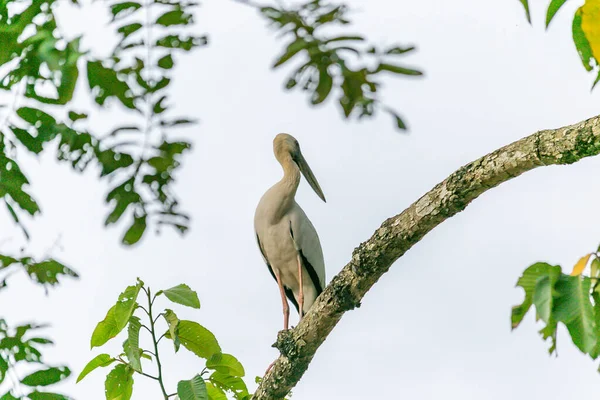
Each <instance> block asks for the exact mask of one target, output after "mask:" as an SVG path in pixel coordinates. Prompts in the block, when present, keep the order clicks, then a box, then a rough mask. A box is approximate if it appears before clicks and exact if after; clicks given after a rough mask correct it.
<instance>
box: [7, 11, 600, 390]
mask: <svg viewBox="0 0 600 400" xmlns="http://www.w3.org/2000/svg"><path fill="white" fill-rule="evenodd" d="M98 3H100V2H98ZM98 3H97V5H96V6H95V7H91V8H90V7H87V8H84V9H83V10H82V11H72V10H65V11H64V15H66V16H68V17H69V18H70V21H69V26H70V29H72V30H73V31H77V30H78V29H84V30H85V31H86V32H88V33H89V34H90V35H91V36H89V38H88V39H87V40H86V41H85V42H84V45H86V46H89V47H93V48H98V49H101V48H102V46H105V47H106V45H107V41H106V39H105V38H106V36H105V35H106V30H105V29H106V27H105V22H106V20H107V16H106V15H104V14H103V12H104V8H103V7H101V6H100V4H98ZM532 3H533V4H532V8H533V9H532V15H533V18H534V27H530V26H529V25H528V24H527V23H526V20H525V17H524V13H523V9H522V7H521V5H520V4H519V2H518V1H516V0H494V1H489V0H488V1H481V0H455V1H447V0H430V1H408V0H400V1H395V2H389V1H385V0H370V1H369V2H368V4H367V3H366V2H360V1H358V0H351V1H349V4H350V5H352V6H354V7H355V8H356V9H357V11H358V12H356V13H355V14H354V15H353V19H354V21H355V25H354V26H353V27H352V30H353V31H355V32H362V33H365V34H366V35H367V36H368V37H369V38H370V39H371V40H373V41H375V42H378V43H383V44H392V43H395V42H399V43H401V44H411V43H414V44H416V45H417V46H418V52H417V53H416V54H415V55H413V56H411V57H409V58H407V63H408V62H409V63H410V65H414V66H418V67H421V68H423V69H424V71H425V72H426V77H425V78H424V79H420V80H418V79H417V80H409V79H387V80H386V87H385V89H384V96H385V100H386V101H387V102H388V103H389V104H391V105H393V106H394V107H395V108H397V109H398V110H399V111H401V113H402V114H403V115H404V116H405V117H406V120H407V121H408V123H409V124H410V127H411V131H410V134H409V135H405V134H401V133H398V132H396V131H395V130H394V129H393V126H392V122H391V120H390V119H389V117H387V116H386V115H381V116H380V117H379V118H377V119H376V120H372V121H366V122H362V123H347V122H344V121H343V120H342V119H341V118H340V116H339V112H338V109H337V107H336V106H335V105H334V104H332V103H328V104H327V105H326V106H325V107H321V108H319V109H312V108H310V107H309V106H308V105H307V99H306V97H305V95H304V94H302V93H285V92H283V90H282V85H283V79H284V77H285V76H286V72H285V71H277V72H273V71H271V70H270V68H269V66H270V64H271V63H272V60H273V59H274V57H275V56H276V55H277V54H278V52H279V51H280V49H281V48H282V47H283V45H284V43H282V42H277V41H276V40H275V38H274V35H273V33H272V32H271V31H270V30H269V29H268V28H267V27H266V26H265V21H264V20H263V19H261V18H259V17H258V16H257V15H256V13H255V12H254V11H253V10H252V9H250V8H248V7H245V6H242V5H240V4H237V3H234V2H233V1H225V0H220V1H217V0H206V1H205V2H204V6H203V7H202V8H200V9H199V10H198V14H197V21H198V24H197V29H198V32H208V33H209V34H210V35H211V45H210V46H209V47H208V48H205V49H200V50H197V51H195V52H193V53H191V54H189V55H185V56H183V57H178V58H177V59H178V61H179V67H178V68H177V70H176V76H175V80H174V83H173V86H172V92H171V93H172V100H173V101H174V103H175V106H176V110H177V114H178V115H189V116H193V117H197V118H200V119H201V123H200V124H199V125H197V126H194V127H193V128H190V129H186V130H181V131H180V132H181V134H183V135H185V136H186V137H188V138H190V139H191V140H192V141H193V143H194V146H195V147H194V151H193V153H191V154H189V155H188V156H187V157H186V158H185V161H184V163H183V168H182V169H181V171H180V173H179V175H178V184H177V186H176V189H177V191H178V193H179V195H180V198H181V201H182V204H183V207H184V209H185V210H187V211H189V212H190V213H191V215H192V216H193V221H192V224H191V230H190V232H189V233H188V234H187V235H186V236H185V237H184V238H181V237H179V236H178V235H177V234H175V233H173V232H171V231H169V230H165V231H164V232H163V234H162V235H161V236H158V237H157V236H156V235H154V234H153V233H152V232H149V233H150V234H148V235H146V236H145V238H144V239H143V241H142V243H141V244H140V245H139V246H136V247H135V248H124V247H122V246H121V245H120V244H119V239H120V236H121V235H122V233H123V228H122V227H118V228H111V229H105V228H103V221H104V218H105V215H106V212H107V210H106V208H105V207H104V205H103V201H104V197H105V194H106V192H107V187H106V186H105V184H103V183H99V182H98V181H97V180H96V178H95V176H96V173H97V171H94V170H89V171H88V172H87V173H86V174H85V175H83V176H81V175H77V174H75V173H73V172H71V171H70V169H69V168H68V167H67V166H66V165H57V164H56V163H55V162H53V160H52V155H50V154H49V155H46V156H45V157H43V158H42V159H41V160H40V161H38V160H35V159H32V158H27V157H22V158H21V162H22V163H23V165H24V167H26V171H27V172H28V173H29V175H30V178H31V182H32V185H33V189H32V191H33V193H34V194H35V196H36V198H37V199H38V200H39V201H40V203H41V205H42V211H43V215H42V217H40V218H38V219H36V220H35V221H34V222H32V223H30V227H31V229H30V230H31V234H32V236H33V241H32V242H31V244H30V249H31V251H33V252H34V253H35V254H38V255H42V254H43V252H44V251H45V250H46V249H47V248H48V247H50V246H51V245H52V243H53V242H54V240H55V239H56V238H57V237H58V236H60V238H61V239H60V243H61V245H62V248H63V249H62V250H57V251H55V252H54V255H55V256H56V257H57V258H59V259H61V260H62V261H64V262H66V263H68V264H69V265H71V266H73V267H74V268H75V269H76V270H77V271H78V272H79V273H80V274H81V279H80V280H79V281H73V280H67V281H65V282H64V284H63V285H61V286H60V287H58V288H57V289H55V290H51V292H50V294H49V295H48V296H46V295H45V294H44V291H43V289H41V288H40V287H38V286H36V285H33V284H31V283H30V282H29V281H27V280H26V279H25V278H24V277H23V276H19V277H16V278H13V279H12V280H11V281H10V283H9V285H10V286H9V289H8V290H4V291H2V292H0V304H2V314H3V315H4V316H5V317H6V318H7V319H8V321H9V323H10V324H12V325H16V324H18V323H22V322H27V321H31V320H34V321H39V322H44V321H48V322H51V323H52V327H51V328H50V329H48V330H47V335H49V336H50V337H52V338H53V339H55V340H56V342H57V344H56V346H55V347H53V348H50V349H48V350H47V351H46V352H45V353H44V354H45V355H46V359H47V360H48V361H49V362H51V363H59V362H66V363H67V364H68V365H69V366H70V367H71V368H72V369H73V376H72V377H71V378H70V379H69V380H68V381H67V383H66V384H63V385H61V386H60V387H59V389H60V390H62V391H63V392H64V393H66V394H69V395H71V396H73V397H75V398H76V399H79V400H101V399H103V398H104V394H103V391H104V377H105V374H106V373H107V372H108V370H98V371H95V372H94V373H93V374H91V375H90V376H89V377H88V378H86V379H85V380H84V381H83V382H81V383H79V384H77V385H75V377H76V376H77V374H78V373H79V371H80V370H81V368H83V366H84V365H85V364H86V363H87V361H89V360H90V359H91V358H92V357H94V356H95V355H96V354H99V353H100V352H104V351H105V349H100V350H97V349H95V350H93V351H90V350H89V339H90V335H91V333H92V331H93V329H94V327H95V325H96V323H97V322H98V321H100V320H101V319H103V318H104V315H105V313H106V311H107V310H108V308H110V306H111V305H112V304H114V302H115V301H116V298H117V296H118V294H119V293H120V292H121V291H122V290H123V289H124V288H125V287H126V286H127V285H130V284H132V283H133V282H134V281H135V278H136V277H137V276H139V277H141V278H142V279H143V280H144V281H145V282H146V283H147V284H149V285H150V286H151V287H152V288H153V289H164V288H168V287H171V286H174V285H176V284H178V283H181V282H186V283H188V284H189V285H190V286H192V288H194V289H196V290H197V291H198V293H199V296H200V300H201V302H202V309H200V310H192V309H185V308H184V307H173V308H174V309H175V310H176V312H177V313H178V314H179V316H180V317H181V318H187V319H193V320H196V321H198V322H200V323H201V324H203V325H204V326H206V327H207V328H209V329H211V330H212V331H213V332H214V333H215V334H216V336H217V338H218V340H219V342H220V345H221V347H222V349H223V351H224V352H228V353H231V354H233V355H235V356H236V357H237V358H238V359H239V360H240V361H241V362H242V363H243V364H244V366H245V367H246V372H247V382H248V383H249V386H250V387H251V388H254V387H255V385H254V383H253V382H254V377H255V376H256V375H262V374H263V373H264V371H265V369H266V367H267V366H268V365H269V363H270V362H271V361H273V360H274V359H275V357H276V356H277V351H276V350H275V349H273V348H271V347H270V346H271V344H272V343H273V342H274V340H275V338H276V334H277V331H278V330H279V329H281V327H282V314H281V303H280V298H279V293H278V289H277V286H276V283H275V281H274V280H273V279H272V277H271V275H270V274H269V272H268V271H267V268H266V267H265V265H264V263H263V260H262V258H261V256H260V253H259V251H258V249H257V246H256V243H255V239H254V233H253V225H252V220H253V214H254V209H255V207H256V205H257V203H258V200H259V199H260V196H261V195H262V193H263V192H264V191H265V190H266V189H268V188H269V187H270V186H271V185H272V184H274V183H275V182H276V181H277V180H278V179H279V178H280V176H281V170H280V167H279V165H278V164H277V162H276V160H275V158H274V157H273V155H272V144H271V142H272V139H273V137H274V136H275V135H276V134H277V133H279V132H288V133H291V134H292V135H294V136H295V137H296V138H297V139H298V140H299V142H300V144H301V146H302V149H303V152H304V155H305V156H306V158H307V160H308V162H309V163H310V165H311V167H312V169H313V171H314V173H315V175H316V176H317V178H318V180H319V182H320V184H321V187H322V188H323V191H324V193H325V195H326V196H327V200H328V202H327V203H326V204H325V203H322V202H321V201H320V200H319V199H318V197H317V196H316V195H315V194H314V193H313V192H312V191H311V190H310V188H309V186H308V185H307V184H306V182H305V181H304V180H303V181H302V182H301V186H300V189H299V191H298V195H297V201H298V202H299V204H300V205H301V206H302V207H303V208H304V210H305V211H306V213H307V214H308V216H309V217H310V218H311V220H312V221H313V223H314V225H315V227H316V228H317V231H318V232H319V236H320V238H321V242H322V246H323V249H324V255H325V264H326V269H327V281H328V282H329V281H330V279H331V277H332V276H334V275H335V274H336V273H337V272H338V271H339V270H340V269H341V268H342V267H343V266H344V265H345V264H346V262H347V261H348V260H349V259H350V257H351V253H352V250H353V249H354V248H355V247H356V246H357V245H358V244H359V243H361V242H362V241H365V240H366V239H368V238H369V237H370V236H371V234H372V233H373V231H374V230H375V229H376V228H377V227H379V225H380V224H381V222H383V221H384V220H385V219H386V218H388V217H390V216H393V215H395V214H397V213H399V212H401V211H402V210H403V209H404V208H406V207H407V206H408V205H409V204H411V203H412V202H413V201H414V200H416V199H418V198H419V197H420V196H421V195H422V194H423V193H425V192H426V191H427V190H429V189H430V188H431V187H432V186H434V185H435V184H436V183H438V182H439V181H441V180H442V179H444V178H445V177H446V176H447V175H448V174H450V173H452V172H453V171H454V170H455V169H457V168H459V167H460V166H462V165H464V164H466V163H468V162H470V161H472V160H474V159H476V158H478V157H480V156H482V155H484V154H486V153H488V152H490V151H492V150H494V149H496V148H498V147H500V146H503V145H505V144H508V143H510V142H512V141H514V140H517V139H519V138H521V137H523V136H526V135H529V134H532V133H534V132H535V131H537V130H540V129H546V128H557V127H560V126H563V125H567V124H572V123H575V122H579V121H581V120H583V119H585V118H588V117H591V116H594V115H597V114H598V113H599V111H598V110H600V89H597V90H596V91H595V92H593V93H590V87H591V83H592V81H593V79H594V76H592V75H591V74H587V73H586V72H585V70H584V69H583V67H582V66H581V64H580V61H579V59H578V56H577V54H576V50H575V48H574V45H573V42H572V39H571V34H570V29H571V20H572V15H573V12H574V10H575V8H576V6H577V5H579V4H580V3H582V1H574V2H569V3H567V5H566V6H565V9H564V10H562V11H561V12H560V13H559V14H558V15H557V17H556V20H555V21H554V23H553V26H552V27H551V29H550V30H549V31H548V32H545V31H544V29H543V19H544V14H545V7H546V6H547V3H548V1H533V2H532ZM79 91H80V94H84V93H85V87H84V86H83V85H82V86H81V87H80V88H79ZM82 99H84V100H81V101H82V103H81V104H82V106H83V107H86V106H87V105H86V104H87V103H85V101H87V100H85V98H84V96H82ZM99 115H100V116H101V117H97V128H96V131H99V132H101V131H105V130H108V129H109V128H110V127H112V126H113V125H115V124H118V123H119V122H122V121H121V120H120V118H121V117H120V114H118V113H116V112H103V113H101V114H99ZM176 134H179V132H177V133H176ZM599 170H600V158H594V159H587V160H584V161H582V162H580V163H577V164H575V165H572V166H561V167H546V168H540V169H538V170H536V171H533V172H529V173H527V174H525V175H524V176H521V177H519V178H517V179H514V180H512V181H510V182H507V183H505V184H503V185H501V186H500V187H498V188H495V189H493V190H491V191H489V192H486V193H485V194H484V195H482V196H481V197H480V198H479V199H477V200H476V201H474V202H473V203H472V204H471V205H470V206H469V207H468V208H467V209H466V210H465V211H464V212H462V213H461V214H459V215H457V216H456V217H454V218H452V219H450V220H448V221H446V222H445V223H443V224H442V225H441V226H439V227H438V228H436V229H435V230H434V231H433V232H431V233H430V234H429V235H427V236H426V237H425V238H424V239H423V240H422V241H421V242H420V243H418V244H417V245H416V246H414V248H413V249H411V250H410V251H409V252H408V253H407V254H406V255H405V256H404V257H403V258H401V259H400V260H399V261H398V262H396V263H395V264H394V265H393V267H392V268H391V270H390V271H389V273H387V274H386V275H385V276H384V277H383V278H382V279H381V280H380V281H379V282H378V283H377V284H376V285H375V286H374V288H373V290H371V292H369V294H368V295H367V296H366V297H365V298H364V301H363V303H362V307H361V308H359V309H357V310H355V311H352V312H349V313H347V314H346V315H345V316H344V318H343V319H342V321H341V322H340V324H339V325H338V326H337V327H336V328H335V330H334V331H333V332H332V334H331V335H330V337H329V339H328V340H327V341H326V342H325V343H324V345H323V346H322V347H321V348H320V349H319V351H318V353H317V355H316V357H315V358H314V360H313V362H312V364H311V366H310V368H309V370H308V372H307V373H306V374H305V376H304V378H303V379H302V381H301V382H300V383H299V385H298V386H297V387H296V388H295V389H294V391H293V393H294V395H293V399H294V400H309V399H347V400H357V399H380V398H381V399H411V400H427V399H439V398H444V399H461V400H464V399H489V400H505V399H516V400H519V399H542V398H547V399H558V398H583V397H584V396H589V395H590V394H592V393H598V391H599V390H600V376H599V375H598V373H597V372H596V368H597V366H596V365H595V363H594V362H593V361H591V360H590V359H589V358H588V357H586V356H584V355H582V354H581V353H580V352H579V351H578V350H577V349H576V348H575V347H574V346H573V345H572V344H571V342H570V338H569V337H568V335H567V334H566V330H565V329H562V328H561V330H560V332H559V343H558V350H559V357H558V358H554V357H549V356H548V354H547V348H548V346H549V344H547V343H544V342H542V340H541V338H540V336H539V334H538V333H537V331H538V330H539V329H540V326H536V324H535V321H534V316H533V315H529V316H528V318H527V319H526V321H525V322H524V323H523V325H522V327H520V328H519V329H517V330H516V331H514V332H511V330H510V310H511V307H512V306H513V305H515V304H518V303H520V301H521V299H522V296H523V293H522V291H521V290H520V289H516V288H515V287H514V286H515V283H516V281H517V279H518V277H519V275H520V273H521V272H522V271H523V270H524V269H525V268H526V267H527V266H529V265H530V264H532V263H533V262H536V261H541V260H544V261H549V262H552V263H557V264H561V265H563V267H564V268H565V269H570V268H571V266H572V265H573V264H574V263H575V262H576V261H577V259H578V258H579V257H580V256H581V255H583V254H585V253H587V252H589V251H592V250H594V249H595V248H596V246H597V245H598V242H600V223H599V222H600V217H598V213H597V209H598V204H599V200H598V199H599V195H600V179H599V178H598V176H599V174H598V171H599ZM1 218H2V220H1V221H2V223H3V226H4V227H5V228H4V229H5V230H4V233H2V236H3V237H10V236H11V235H13V234H14V232H16V231H15V230H13V229H12V227H11V225H10V223H9V220H8V218H7V216H6V215H2V216H1ZM16 237H17V236H15V239H13V241H11V242H9V243H6V244H4V245H3V248H2V250H3V251H14V250H16V249H18V248H19V246H20V245H21V244H22V242H20V239H17V238H16ZM161 304H163V305H167V303H161ZM296 319H297V316H296V314H293V317H292V324H293V325H295V324H296ZM123 340H124V338H119V339H117V340H114V341H113V342H111V345H108V346H107V348H106V350H108V352H112V353H116V352H117V351H119V350H120V346H121V343H122V341H123ZM171 354H172V351H171V348H170V346H168V345H165V346H164V347H163V350H162V353H161V355H162V357H163V365H165V370H166V379H167V383H168V386H169V387H170V390H169V391H171V392H172V391H174V388H175V385H176V382H177V381H178V380H180V379H189V378H191V377H192V376H193V375H194V374H195V373H197V372H199V371H200V370H201V368H202V366H203V363H202V361H201V360H199V359H197V358H196V357H195V356H193V355H192V354H190V353H188V352H187V351H186V350H183V349H182V350H181V351H180V353H178V354H177V356H176V357H173V356H172V355H171ZM159 393H160V392H159V389H158V387H157V385H156V383H155V382H154V381H150V380H148V379H146V378H143V377H137V378H136V383H135V386H134V396H133V398H134V399H136V400H142V399H144V400H146V399H147V400H154V399H159V398H160V396H159Z"/></svg>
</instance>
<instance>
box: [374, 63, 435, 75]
mask: <svg viewBox="0 0 600 400" xmlns="http://www.w3.org/2000/svg"><path fill="white" fill-rule="evenodd" d="M380 71H388V72H393V73H394V74H402V75H410V76H420V75H423V73H422V72H421V71H417V70H416V69H411V68H404V67H401V66H399V65H392V64H386V63H381V64H379V67H377V69H376V70H375V72H380Z"/></svg>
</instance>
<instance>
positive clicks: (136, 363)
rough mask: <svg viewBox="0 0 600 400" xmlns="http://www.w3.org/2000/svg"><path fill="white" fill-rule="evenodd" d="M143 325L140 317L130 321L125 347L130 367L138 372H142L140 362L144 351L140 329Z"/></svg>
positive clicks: (132, 318) (133, 317)
mask: <svg viewBox="0 0 600 400" xmlns="http://www.w3.org/2000/svg"><path fill="white" fill-rule="evenodd" d="M141 328H142V323H141V322H140V319H139V318H138V317H135V316H132V317H131V318H130V319H129V326H128V327H127V335H128V336H127V346H125V354H126V355H127V359H128V360H129V365H131V368H133V369H134V370H135V371H137V372H142V362H141V360H140V357H141V353H142V350H141V349H140V329H141Z"/></svg>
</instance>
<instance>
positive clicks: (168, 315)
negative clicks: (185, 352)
mask: <svg viewBox="0 0 600 400" xmlns="http://www.w3.org/2000/svg"><path fill="white" fill-rule="evenodd" d="M162 315H163V317H164V318H165V320H166V321H167V325H169V335H170V337H171V339H172V340H173V345H174V346H175V353H177V352H178V351H179V345H180V344H181V342H180V341H179V318H177V315H175V313H174V312H173V310H169V309H166V310H165V312H164V313H163V314H162Z"/></svg>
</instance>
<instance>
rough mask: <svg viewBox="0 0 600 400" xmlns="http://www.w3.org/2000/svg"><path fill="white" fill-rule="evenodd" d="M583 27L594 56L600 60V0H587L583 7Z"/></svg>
mask: <svg viewBox="0 0 600 400" xmlns="http://www.w3.org/2000/svg"><path fill="white" fill-rule="evenodd" d="M581 29H582V30H583V32H584V33H585V37H586V38H587V40H588V42H589V43H590V47H591V48H592V54H593V55H594V58H595V59H596V60H600V0H586V2H585V4H584V5H583V6H582V7H581Z"/></svg>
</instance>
